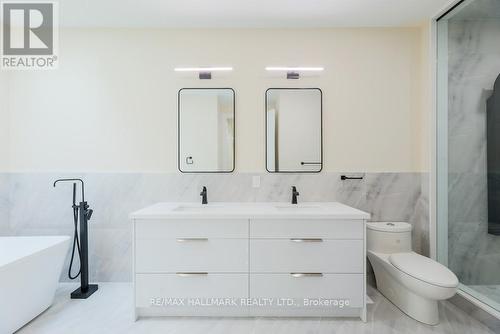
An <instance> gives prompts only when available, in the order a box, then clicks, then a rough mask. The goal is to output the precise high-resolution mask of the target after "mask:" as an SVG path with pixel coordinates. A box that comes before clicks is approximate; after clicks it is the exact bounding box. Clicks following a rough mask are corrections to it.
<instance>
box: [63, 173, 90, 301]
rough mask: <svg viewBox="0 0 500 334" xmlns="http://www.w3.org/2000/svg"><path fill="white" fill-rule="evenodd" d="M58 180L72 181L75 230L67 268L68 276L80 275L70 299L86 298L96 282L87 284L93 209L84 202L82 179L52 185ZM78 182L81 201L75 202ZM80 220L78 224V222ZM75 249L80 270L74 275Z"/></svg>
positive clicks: (74, 277)
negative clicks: (78, 283)
mask: <svg viewBox="0 0 500 334" xmlns="http://www.w3.org/2000/svg"><path fill="white" fill-rule="evenodd" d="M58 182H73V205H72V208H73V224H74V226H75V231H74V234H73V249H72V251H71V261H70V264H69V269H68V277H69V278H70V279H72V280H73V279H76V278H77V277H78V276H80V282H81V284H80V287H79V288H78V289H76V290H75V291H73V292H72V293H71V299H87V298H88V297H90V296H91V295H92V294H93V293H94V292H96V291H97V288H98V286H97V284H89V240H88V223H89V220H90V217H92V212H93V210H92V209H90V208H89V205H88V204H87V202H85V183H84V182H83V180H82V179H58V180H56V181H55V182H54V187H55V186H56V184H57V183H58ZM77 182H80V183H81V185H82V198H81V202H80V203H79V204H78V205H77V204H76V183H77ZM78 222H80V224H78ZM78 225H80V235H78ZM75 250H77V251H78V257H79V259H80V270H79V271H78V273H77V274H76V275H75V276H72V275H71V270H72V268H73V260H74V257H75Z"/></svg>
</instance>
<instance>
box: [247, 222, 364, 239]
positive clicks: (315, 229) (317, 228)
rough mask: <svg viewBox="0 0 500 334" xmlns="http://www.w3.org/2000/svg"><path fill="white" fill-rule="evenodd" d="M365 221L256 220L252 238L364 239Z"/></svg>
mask: <svg viewBox="0 0 500 334" xmlns="http://www.w3.org/2000/svg"><path fill="white" fill-rule="evenodd" d="M364 229H365V223H364V221H363V220H334V219H286V220H285V219H256V220H251V221H250V238H324V239H363V235H364Z"/></svg>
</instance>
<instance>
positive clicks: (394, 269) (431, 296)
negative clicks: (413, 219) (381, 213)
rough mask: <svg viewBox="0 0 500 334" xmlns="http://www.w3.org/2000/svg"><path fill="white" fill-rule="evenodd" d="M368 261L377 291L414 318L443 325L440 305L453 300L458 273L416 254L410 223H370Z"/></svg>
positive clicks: (368, 226) (368, 229) (368, 224)
mask: <svg viewBox="0 0 500 334" xmlns="http://www.w3.org/2000/svg"><path fill="white" fill-rule="evenodd" d="M366 248H367V252H368V259H369V260H370V263H371V265H372V267H373V271H374V272H375V279H376V281H377V289H378V290H379V291H380V292H381V293H382V294H383V295H384V296H385V297H386V298H387V299H389V300H390V301H391V302H392V303H394V305H396V306H397V307H399V308H400V309H401V310H402V311H403V312H404V313H406V314H408V315H409V316H410V317H412V318H414V319H416V320H418V321H421V322H423V323H426V324H429V325H437V324H438V323H439V313H438V301H439V300H444V299H448V298H450V297H452V296H453V295H454V294H455V292H456V290H457V286H458V279H457V277H456V276H455V274H454V273H452V272H451V271H450V270H449V269H448V268H446V267H445V266H443V265H441V264H440V263H438V262H436V261H434V260H431V259H429V258H427V257H425V256H422V255H419V254H417V253H415V252H412V249H411V225H410V224H408V223H367V247H366Z"/></svg>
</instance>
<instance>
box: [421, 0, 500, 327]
mask: <svg viewBox="0 0 500 334" xmlns="http://www.w3.org/2000/svg"><path fill="white" fill-rule="evenodd" d="M473 1H475V0H456V1H454V2H452V3H450V4H449V5H447V6H446V7H445V8H443V9H442V10H441V11H439V12H438V13H436V15H434V17H432V18H431V22H430V42H431V45H430V59H431V62H430V72H431V83H430V84H431V103H432V109H431V110H432V111H433V113H432V116H431V117H430V120H431V124H430V128H431V133H430V138H431V149H430V161H431V173H430V177H429V186H430V187H429V189H430V191H429V210H430V212H429V217H430V229H429V231H430V236H429V241H430V255H431V258H433V259H435V260H437V261H438V262H440V263H442V264H444V265H446V266H448V143H447V140H448V66H447V64H448V62H447V59H442V58H440V57H439V54H441V53H442V52H444V51H447V38H448V31H447V26H446V25H444V24H443V25H440V26H439V29H438V25H439V24H440V22H439V21H440V20H441V19H443V18H449V17H450V16H453V15H454V14H455V13H457V12H458V11H460V10H461V9H462V8H464V7H466V6H467V5H468V4H470V3H472V2H473ZM443 42H444V43H443ZM443 65H445V66H443ZM440 95H441V96H445V97H446V98H439V96H440ZM457 294H458V295H459V296H461V297H463V298H464V299H466V300H467V301H469V302H471V303H472V304H473V305H475V306H477V307H479V308H480V309H482V310H484V311H485V312H487V313H489V314H490V315H492V316H494V317H495V318H497V319H500V309H497V308H495V307H493V306H492V305H491V304H489V303H488V301H486V300H485V298H484V296H483V295H482V294H480V293H479V292H477V291H475V290H473V289H472V288H470V287H468V286H467V285H465V284H462V283H460V284H459V289H458V292H457Z"/></svg>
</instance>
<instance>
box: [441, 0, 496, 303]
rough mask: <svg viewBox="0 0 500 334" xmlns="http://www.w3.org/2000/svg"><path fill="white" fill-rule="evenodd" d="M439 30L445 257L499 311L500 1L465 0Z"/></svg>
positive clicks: (469, 290) (465, 283)
mask: <svg viewBox="0 0 500 334" xmlns="http://www.w3.org/2000/svg"><path fill="white" fill-rule="evenodd" d="M437 36H438V39H437V46H438V47H437V51H438V63H437V66H438V76H437V85H438V87H437V88H438V91H437V104H438V105H437V107H438V115H437V129H438V130H437V224H438V260H439V261H440V262H442V263H443V264H445V265H447V266H448V267H449V268H450V269H451V270H452V271H453V272H454V273H455V274H456V275H457V277H458V278H459V280H460V282H461V285H460V288H461V289H462V290H464V291H466V292H467V293H469V294H470V295H472V296H473V297H475V298H477V299H479V300H481V301H482V302H484V303H486V304H488V305H490V306H491V307H493V308H495V309H496V310H499V311H500V228H499V224H500V177H499V171H500V79H498V78H499V75H500V0H474V1H463V2H462V3H460V5H458V6H457V7H455V8H454V9H453V10H452V11H451V12H449V13H447V14H446V15H445V16H444V17H442V18H440V19H439V20H438V22H437ZM495 82H496V84H495Z"/></svg>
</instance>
